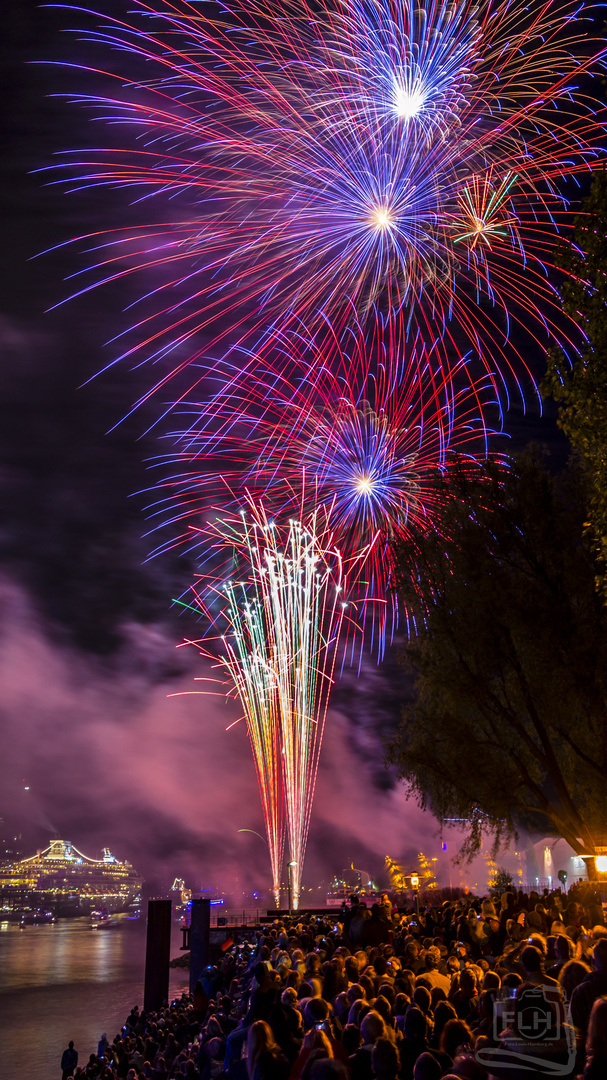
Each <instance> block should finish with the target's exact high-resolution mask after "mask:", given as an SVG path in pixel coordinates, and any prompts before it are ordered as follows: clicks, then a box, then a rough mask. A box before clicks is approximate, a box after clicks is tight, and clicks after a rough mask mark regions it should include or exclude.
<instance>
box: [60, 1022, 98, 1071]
mask: <svg viewBox="0 0 607 1080" xmlns="http://www.w3.org/2000/svg"><path fill="white" fill-rule="evenodd" d="M97 1030H99V1029H97ZM77 1064H78V1051H77V1050H76V1049H75V1047H74V1043H73V1042H72V1041H70V1042H69V1043H68V1045H67V1049H66V1050H64V1051H63V1053H62V1055H61V1080H68V1078H69V1077H70V1076H73V1075H74V1070H75V1068H76V1066H77Z"/></svg>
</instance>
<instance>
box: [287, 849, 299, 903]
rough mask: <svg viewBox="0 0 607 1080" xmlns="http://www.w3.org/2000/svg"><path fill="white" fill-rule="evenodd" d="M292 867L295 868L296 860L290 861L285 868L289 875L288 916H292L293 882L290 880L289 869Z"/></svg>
mask: <svg viewBox="0 0 607 1080" xmlns="http://www.w3.org/2000/svg"><path fill="white" fill-rule="evenodd" d="M292 866H297V860H296V859H291V862H290V863H289V865H288V867H287V870H288V874H289V915H292V914H293V881H292V879H291V867H292Z"/></svg>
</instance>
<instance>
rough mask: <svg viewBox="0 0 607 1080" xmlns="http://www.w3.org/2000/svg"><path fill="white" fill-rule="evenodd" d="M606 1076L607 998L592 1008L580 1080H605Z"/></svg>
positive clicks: (600, 999)
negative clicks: (584, 1062)
mask: <svg viewBox="0 0 607 1080" xmlns="http://www.w3.org/2000/svg"><path fill="white" fill-rule="evenodd" d="M606 1076H607V997H600V998H597V999H596V1001H595V1002H594V1004H593V1006H592V1010H591V1013H590V1020H589V1022H588V1036H587V1039H586V1065H585V1068H584V1072H583V1074H582V1080H605V1077H606Z"/></svg>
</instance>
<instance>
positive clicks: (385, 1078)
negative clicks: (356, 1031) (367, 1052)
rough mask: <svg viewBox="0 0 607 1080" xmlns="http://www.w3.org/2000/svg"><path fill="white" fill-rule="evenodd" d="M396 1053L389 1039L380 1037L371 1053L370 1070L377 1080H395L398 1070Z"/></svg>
mask: <svg viewBox="0 0 607 1080" xmlns="http://www.w3.org/2000/svg"><path fill="white" fill-rule="evenodd" d="M399 1064H400V1062H399V1059H398V1051H397V1049H396V1047H395V1046H394V1044H393V1043H392V1042H391V1041H390V1039H385V1038H383V1037H382V1036H380V1037H379V1039H377V1040H376V1041H375V1045H374V1046H373V1049H372V1051H371V1069H372V1071H373V1076H376V1077H377V1080H396V1075H397V1073H398V1069H399Z"/></svg>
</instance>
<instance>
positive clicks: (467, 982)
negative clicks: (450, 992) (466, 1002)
mask: <svg viewBox="0 0 607 1080" xmlns="http://www.w3.org/2000/svg"><path fill="white" fill-rule="evenodd" d="M459 988H460V990H461V991H462V993H463V994H465V996H466V997H474V995H475V994H476V979H475V978H474V972H473V971H471V970H470V968H464V970H463V971H462V973H461V975H460V977H459Z"/></svg>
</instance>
